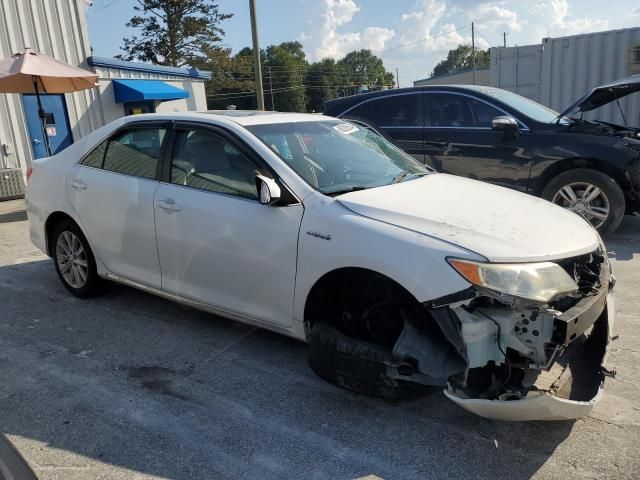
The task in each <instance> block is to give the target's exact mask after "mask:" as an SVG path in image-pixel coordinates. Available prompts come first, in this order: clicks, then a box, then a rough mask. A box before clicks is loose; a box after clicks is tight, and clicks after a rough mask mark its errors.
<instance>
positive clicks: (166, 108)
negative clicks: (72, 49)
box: [96, 67, 207, 125]
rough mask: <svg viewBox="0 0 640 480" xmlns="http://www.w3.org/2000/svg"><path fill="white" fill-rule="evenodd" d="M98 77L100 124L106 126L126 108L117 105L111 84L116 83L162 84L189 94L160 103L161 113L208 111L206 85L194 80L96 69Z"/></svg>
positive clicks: (120, 70)
mask: <svg viewBox="0 0 640 480" xmlns="http://www.w3.org/2000/svg"><path fill="white" fill-rule="evenodd" d="M96 73H97V74H98V85H99V87H98V91H99V94H98V98H97V101H98V104H99V105H100V108H98V109H97V110H99V113H100V122H101V125H105V124H107V123H109V122H111V121H113V120H115V119H117V118H120V117H122V116H123V115H124V106H123V105H122V104H121V103H115V100H114V95H113V84H112V83H111V81H112V80H115V79H136V78H138V79H148V80H161V81H163V82H166V83H168V84H169V85H172V86H174V87H177V88H181V89H182V90H185V91H187V92H189V98H184V99H179V100H170V101H167V102H160V103H158V104H157V106H156V112H158V113H171V112H184V111H205V110H206V109H207V97H206V94H205V88H204V81H202V80H195V79H190V78H185V77H178V76H175V75H163V74H157V73H149V72H138V71H133V70H124V69H119V68H104V67H96Z"/></svg>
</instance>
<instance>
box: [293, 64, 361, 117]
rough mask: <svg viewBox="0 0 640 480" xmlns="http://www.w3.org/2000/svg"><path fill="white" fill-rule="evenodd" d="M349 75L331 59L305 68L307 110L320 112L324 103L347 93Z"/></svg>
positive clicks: (343, 67) (345, 69)
mask: <svg viewBox="0 0 640 480" xmlns="http://www.w3.org/2000/svg"><path fill="white" fill-rule="evenodd" d="M349 82H350V80H349V73H348V70H347V68H346V67H345V66H344V65H340V64H338V63H337V62H336V61H335V60H334V59H332V58H325V59H323V60H320V61H319V62H315V63H313V64H311V65H310V66H309V68H307V72H306V75H305V80H304V84H305V91H306V100H307V110H308V111H311V112H321V111H322V110H323V109H324V102H325V101H326V100H331V99H332V98H336V97H338V96H340V94H341V93H343V92H344V93H350V92H349Z"/></svg>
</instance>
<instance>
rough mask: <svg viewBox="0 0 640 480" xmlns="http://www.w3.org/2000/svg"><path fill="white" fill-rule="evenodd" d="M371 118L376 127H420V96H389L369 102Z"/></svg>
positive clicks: (417, 94) (416, 94)
mask: <svg viewBox="0 0 640 480" xmlns="http://www.w3.org/2000/svg"><path fill="white" fill-rule="evenodd" d="M369 103H371V116H372V118H373V121H374V123H375V124H376V125H378V126H380V127H383V128H389V127H421V126H422V95H421V94H419V93H415V94H409V95H390V96H387V97H381V98H377V99H375V100H372V101H370V102H369Z"/></svg>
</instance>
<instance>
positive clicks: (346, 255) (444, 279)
mask: <svg viewBox="0 0 640 480" xmlns="http://www.w3.org/2000/svg"><path fill="white" fill-rule="evenodd" d="M313 197H314V198H311V199H307V200H305V215H304V218H303V220H302V225H301V228H300V238H299V241H298V271H297V276H296V287H295V297H294V318H295V319H296V320H298V321H304V308H305V304H306V300H307V297H308V295H309V292H310V291H311V289H312V288H313V286H314V285H315V284H316V282H318V280H320V279H321V278H322V277H323V276H324V275H326V274H327V273H329V272H331V271H334V270H337V269H340V268H348V267H355V268H364V269H368V270H372V271H375V272H378V273H380V274H383V275H385V276H387V277H389V278H391V279H392V280H394V281H395V282H397V283H398V284H400V285H401V286H402V287H404V288H405V289H406V290H407V291H409V292H410V293H411V294H412V295H413V296H414V297H415V298H416V299H417V300H418V301H419V302H426V301H429V300H433V299H436V298H440V297H444V296H446V295H449V294H451V293H454V292H458V291H460V290H464V289H466V288H468V287H469V283H467V282H466V281H465V280H464V279H463V278H462V277H461V276H460V275H458V274H457V273H456V272H455V271H454V270H453V269H452V268H451V267H450V266H449V264H448V263H447V262H446V260H445V259H446V257H448V256H457V257H462V258H470V259H475V260H484V259H483V258H482V257H481V256H480V255H478V254H476V253H473V252H470V251H468V250H465V249H463V248H461V247H458V246H456V245H453V244H449V243H447V242H445V241H442V240H439V239H436V238H432V237H429V236H427V235H424V234H422V233H418V232H415V231H411V230H407V229H404V228H400V227H397V226H394V225H390V224H388V223H383V222H380V221H377V220H373V219H370V218H366V217H363V216H361V215H358V214H356V213H354V212H352V211H350V210H348V209H346V208H345V207H344V206H342V205H341V204H340V203H339V202H337V201H335V200H333V199H332V198H328V197H325V196H322V195H317V196H313ZM309 200H310V201H309Z"/></svg>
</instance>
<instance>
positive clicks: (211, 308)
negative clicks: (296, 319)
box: [105, 273, 297, 338]
mask: <svg viewBox="0 0 640 480" xmlns="http://www.w3.org/2000/svg"><path fill="white" fill-rule="evenodd" d="M105 276H106V278H107V279H108V280H111V281H113V282H116V283H120V284H122V285H126V286H128V287H133V288H136V289H138V290H142V291H143V292H146V293H150V294H152V295H157V296H158V297H162V298H165V299H167V300H171V301H173V302H177V303H180V304H182V305H186V306H188V307H191V308H195V309H197V310H202V311H205V312H208V313H212V314H214V315H218V316H220V317H224V318H228V319H231V320H236V321H238V322H242V323H246V324H249V325H253V326H256V327H260V328H265V329H267V330H272V331H274V332H278V333H281V334H284V335H288V336H292V337H295V338H297V336H296V335H295V332H294V331H293V330H292V329H288V328H283V327H280V326H278V325H274V324H273V323H269V322H265V321H262V320H260V319H257V318H254V317H249V316H247V315H243V314H241V313H236V312H232V311H230V310H226V309H224V308H221V307H217V306H215V305H209V304H208V303H203V302H199V301H198V300H193V299H191V298H188V297H183V296H182V295H177V294H175V293H170V292H165V291H164V290H160V289H158V288H155V287H150V286H149V285H145V284H143V283H139V282H135V281H133V280H129V279H127V278H123V277H120V276H118V275H114V274H112V273H107V274H106V275H105Z"/></svg>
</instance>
